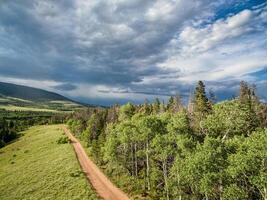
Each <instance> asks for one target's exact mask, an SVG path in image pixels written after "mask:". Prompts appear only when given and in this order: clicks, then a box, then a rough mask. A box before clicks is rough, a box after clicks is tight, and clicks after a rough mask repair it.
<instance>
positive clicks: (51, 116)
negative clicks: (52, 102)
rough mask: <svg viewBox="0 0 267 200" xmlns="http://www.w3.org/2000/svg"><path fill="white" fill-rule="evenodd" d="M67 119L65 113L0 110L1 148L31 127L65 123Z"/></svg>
mask: <svg viewBox="0 0 267 200" xmlns="http://www.w3.org/2000/svg"><path fill="white" fill-rule="evenodd" d="M65 117H66V114H65V113H54V112H36V111H8V110H4V109H0V148H1V147H3V146H5V145H6V144H7V143H9V142H11V141H12V140H14V139H16V138H18V137H19V135H20V134H19V132H21V131H23V130H26V129H27V128H29V127H30V126H33V125H42V124H57V123H63V122H64V119H65Z"/></svg>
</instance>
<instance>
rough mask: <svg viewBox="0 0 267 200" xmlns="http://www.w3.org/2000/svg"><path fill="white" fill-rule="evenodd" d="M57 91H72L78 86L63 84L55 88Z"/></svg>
mask: <svg viewBox="0 0 267 200" xmlns="http://www.w3.org/2000/svg"><path fill="white" fill-rule="evenodd" d="M53 88H55V89H56V90H62V91H72V90H75V89H76V88H77V86H75V85H73V84H70V83H63V84H59V85H56V86H53Z"/></svg>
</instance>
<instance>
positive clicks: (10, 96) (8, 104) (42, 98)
mask: <svg viewBox="0 0 267 200" xmlns="http://www.w3.org/2000/svg"><path fill="white" fill-rule="evenodd" d="M83 107H84V105H82V104H80V103H78V102H75V101H73V100H70V99H68V98H66V97H64V96H62V95H60V94H57V93H54V92H49V91H46V90H42V89H37V88H33V87H28V86H22V85H16V84H12V83H4V82H0V109H5V110H32V111H72V110H76V109H79V108H83Z"/></svg>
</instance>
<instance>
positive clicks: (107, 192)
mask: <svg viewBox="0 0 267 200" xmlns="http://www.w3.org/2000/svg"><path fill="white" fill-rule="evenodd" d="M63 130H64V132H65V134H66V135H67V136H68V137H69V138H70V140H71V142H72V146H73V148H74V150H75V153H76V156H77V158H78V160H79V162H80V165H81V167H82V169H83V171H84V172H85V173H86V176H87V178H88V180H89V181H90V182H91V184H92V186H93V187H94V188H95V190H96V192H97V193H98V194H99V196H100V197H102V198H103V199H104V200H130V199H129V197H128V196H127V195H126V194H125V193H123V192H122V191H121V190H120V189H119V188H117V187H116V186H115V185H113V183H112V182H111V181H110V180H109V179H108V178H107V177H106V176H105V175H104V174H103V173H102V172H101V171H100V169H99V168H98V167H97V166H96V165H95V164H94V163H93V162H92V161H91V160H90V159H89V158H88V156H87V154H86V152H85V151H84V149H83V147H82V145H81V144H80V142H79V141H78V140H77V139H76V138H75V137H74V136H73V135H72V134H71V132H70V131H69V130H68V129H67V128H66V127H65V126H63Z"/></svg>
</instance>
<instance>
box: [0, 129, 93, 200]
mask: <svg viewBox="0 0 267 200" xmlns="http://www.w3.org/2000/svg"><path fill="white" fill-rule="evenodd" d="M24 133H25V135H24V136H23V137H21V138H20V139H19V140H18V141H16V142H14V143H12V144H10V145H8V146H6V147H4V148H2V149H0V180H1V181H0V199H5V200H8V199H10V200H11V199H12V200H14V199H53V200H54V199H70V200H72V199H92V200H93V199H98V198H97V196H96V195H95V193H94V191H93V190H92V189H90V186H89V185H88V183H87V181H86V179H85V177H84V175H83V174H82V173H81V171H80V167H79V164H78V162H77V160H76V157H75V154H74V152H73V149H72V147H71V145H70V144H57V142H56V141H57V139H58V138H60V137H61V136H62V134H63V131H62V130H61V129H60V128H59V126H56V125H53V126H36V127H33V128H31V129H29V130H28V131H25V132H24Z"/></svg>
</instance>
